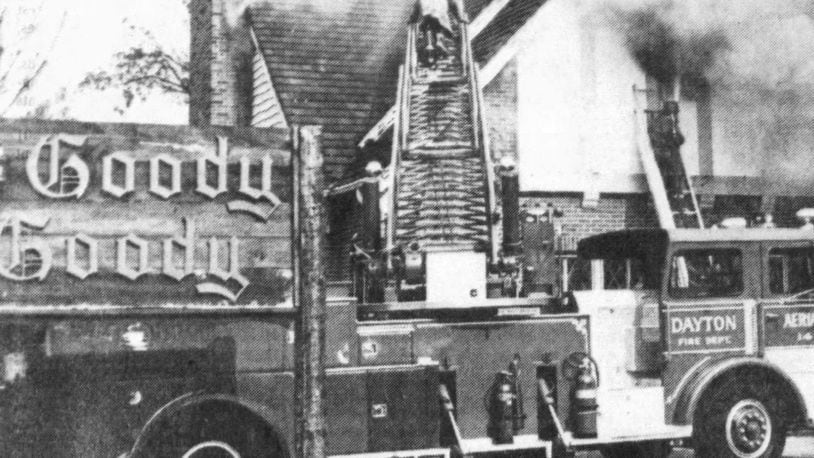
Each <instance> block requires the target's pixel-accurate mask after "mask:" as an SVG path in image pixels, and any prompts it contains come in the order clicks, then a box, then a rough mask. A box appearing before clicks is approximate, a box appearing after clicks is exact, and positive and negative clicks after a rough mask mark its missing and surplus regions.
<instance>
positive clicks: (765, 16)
mask: <svg viewBox="0 0 814 458" xmlns="http://www.w3.org/2000/svg"><path fill="white" fill-rule="evenodd" d="M595 5H598V6H597V8H599V10H600V13H601V14H604V15H606V16H607V17H608V18H609V19H610V20H611V21H613V22H614V23H615V24H616V25H617V26H618V27H619V28H620V29H621V30H622V32H623V33H624V34H625V37H626V39H627V43H628V46H629V47H630V50H631V52H632V54H633V56H634V57H635V58H636V59H637V61H638V62H639V64H640V65H641V66H642V68H643V69H644V70H645V71H646V72H648V74H650V75H651V76H653V77H654V78H656V79H657V80H659V81H662V82H668V81H670V80H672V79H673V78H675V77H688V76H689V77H703V78H705V79H707V80H708V81H709V82H710V83H712V84H713V85H716V84H724V85H742V84H751V85H756V86H761V87H764V88H772V89H786V88H789V87H792V86H795V85H798V84H804V85H811V84H812V83H814V59H812V58H811V56H812V55H814V54H812V52H814V6H813V5H814V4H812V2H810V1H808V0H806V1H802V0H773V1H767V0H601V1H600V2H598V3H595Z"/></svg>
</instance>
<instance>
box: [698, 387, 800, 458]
mask: <svg viewBox="0 0 814 458" xmlns="http://www.w3.org/2000/svg"><path fill="white" fill-rule="evenodd" d="M773 395H774V396H773ZM783 404H784V400H783V399H782V398H779V397H778V396H777V391H776V390H773V385H772V384H770V383H767V382H766V381H765V380H763V381H762V380H760V379H757V378H737V379H736V378H734V377H729V378H727V379H726V380H724V381H723V383H719V384H716V385H715V386H713V387H712V388H710V390H709V391H708V392H707V393H705V394H704V396H703V397H702V399H701V401H700V402H699V405H698V408H697V410H696V413H695V416H694V419H693V442H694V445H695V453H696V456H715V457H735V458H764V457H765V458H779V457H780V456H781V455H782V453H783V447H784V446H785V444H786V425H785V424H784V419H783V417H782V416H781V415H780V413H781V412H783Z"/></svg>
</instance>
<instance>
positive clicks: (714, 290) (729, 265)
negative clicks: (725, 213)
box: [669, 249, 743, 299]
mask: <svg viewBox="0 0 814 458" xmlns="http://www.w3.org/2000/svg"><path fill="white" fill-rule="evenodd" d="M669 290H670V296H671V297H674V298H679V299H684V298H705V297H732V296H738V295H740V293H741V292H743V265H742V260H741V253H740V251H739V250H735V249H713V250H708V249H702V250H683V251H679V252H677V253H676V254H675V255H673V259H672V262H671V264H670V285H669Z"/></svg>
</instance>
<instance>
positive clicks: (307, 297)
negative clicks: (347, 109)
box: [291, 127, 326, 458]
mask: <svg viewBox="0 0 814 458" xmlns="http://www.w3.org/2000/svg"><path fill="white" fill-rule="evenodd" d="M292 139H293V151H294V157H292V159H291V161H292V172H293V176H294V177H293V182H294V183H293V184H294V186H295V189H294V190H293V191H294V192H293V193H292V194H293V195H292V212H293V220H292V223H294V224H292V230H296V231H298V232H299V233H298V234H296V235H295V236H294V237H293V239H292V244H293V250H292V254H293V259H292V261H293V263H294V278H295V280H294V287H295V288H296V289H297V290H298V291H296V292H295V294H294V300H295V306H297V307H299V313H298V314H297V324H296V335H295V342H294V351H295V359H296V361H295V403H296V405H295V415H296V435H295V441H296V456H297V457H303V458H322V457H324V456H325V416H324V413H323V393H324V386H325V261H324V256H325V249H324V244H325V227H326V224H325V208H324V204H325V194H324V191H325V181H324V177H323V173H322V149H321V142H320V140H321V130H320V128H318V127H295V128H293V129H292Z"/></svg>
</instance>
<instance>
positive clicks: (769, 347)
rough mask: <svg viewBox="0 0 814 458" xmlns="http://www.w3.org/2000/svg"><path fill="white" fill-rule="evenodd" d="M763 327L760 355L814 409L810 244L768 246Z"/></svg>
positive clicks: (812, 253) (812, 254)
mask: <svg viewBox="0 0 814 458" xmlns="http://www.w3.org/2000/svg"><path fill="white" fill-rule="evenodd" d="M761 251H762V265H763V272H764V275H763V281H762V288H763V294H762V298H761V306H760V314H759V319H758V323H759V326H760V329H759V330H760V335H761V339H760V345H761V352H762V354H763V355H764V356H765V358H766V359H768V360H769V361H771V362H773V363H775V364H777V365H778V366H779V367H780V368H781V369H783V370H784V371H785V372H786V374H788V375H789V377H791V378H792V380H793V381H794V382H795V384H797V386H798V387H799V389H800V391H801V393H802V394H803V397H804V398H805V400H806V406H807V407H808V409H809V412H810V411H811V409H812V408H814V402H812V401H814V360H812V358H811V355H812V351H814V348H812V347H814V246H813V245H812V243H811V241H806V240H799V241H781V242H764V243H763V245H762V250H761Z"/></svg>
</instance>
